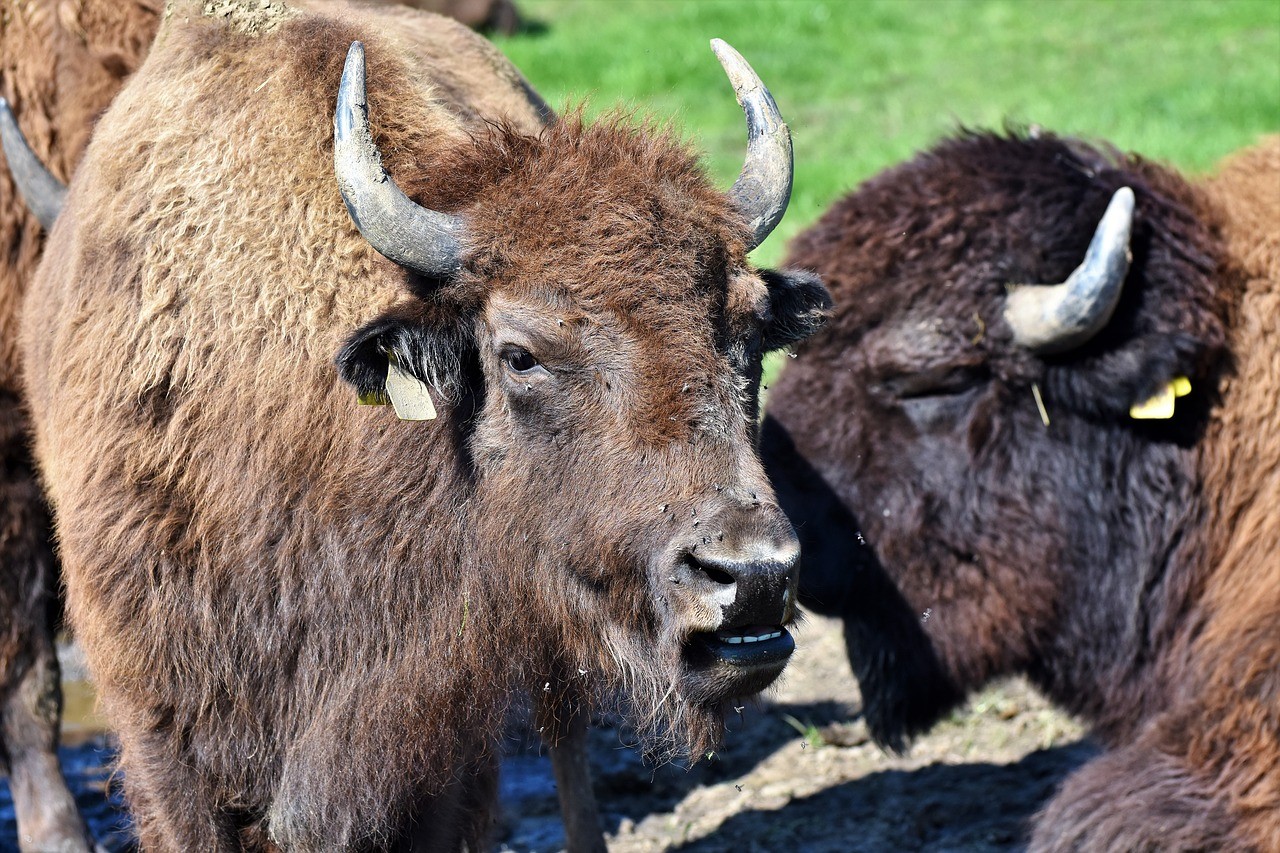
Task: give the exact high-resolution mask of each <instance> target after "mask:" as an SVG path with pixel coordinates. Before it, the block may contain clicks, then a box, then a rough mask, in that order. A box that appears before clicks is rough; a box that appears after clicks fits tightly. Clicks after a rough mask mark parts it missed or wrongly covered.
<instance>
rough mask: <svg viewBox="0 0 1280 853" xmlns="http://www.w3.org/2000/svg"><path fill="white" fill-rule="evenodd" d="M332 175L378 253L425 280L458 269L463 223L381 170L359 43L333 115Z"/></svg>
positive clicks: (354, 47)
mask: <svg viewBox="0 0 1280 853" xmlns="http://www.w3.org/2000/svg"><path fill="white" fill-rule="evenodd" d="M333 171H334V174H335V175H336V176H337V178H338V189H339V190H340V191H341V192H342V200H343V201H345V202H346V203H347V211H348V212H349V213H350V214H351V219H352V221H354V222H355V224H356V227H357V228H359V229H360V233H361V234H362V235H364V238H365V239H366V240H368V241H369V244H370V245H372V246H373V248H375V249H377V250H378V251H379V252H380V253H382V254H383V255H385V256H386V257H388V258H390V259H391V260H393V261H395V262H396V263H397V264H400V265H401V266H403V267H408V268H409V269H411V270H414V271H415V272H419V273H421V274H422V275H425V276H428V277H430V278H448V277H449V276H451V275H453V274H454V273H456V272H457V271H458V270H459V268H461V266H462V244H461V239H462V237H463V234H464V231H465V229H464V226H463V222H462V219H461V218H459V217H457V216H450V215H449V214H447V213H439V212H437V211H434V210H431V209H430V208H426V207H422V206H421V205H419V204H416V203H415V202H413V201H411V200H410V199H409V197H408V196H407V195H405V194H404V193H403V192H402V191H401V190H400V188H399V187H397V186H396V185H395V182H394V181H392V180H391V176H390V175H388V174H387V173H386V171H384V170H383V168H382V157H381V155H379V153H378V148H377V146H376V145H374V143H373V134H372V133H371V132H370V130H369V102H368V97H367V96H366V93H365V83H364V45H363V44H361V43H360V42H358V41H357V42H352V43H351V49H350V50H348V51H347V64H346V66H345V67H344V68H343V70H342V84H341V85H340V86H339V87H338V105H337V108H336V109H335V110H334V113H333Z"/></svg>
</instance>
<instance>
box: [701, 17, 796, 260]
mask: <svg viewBox="0 0 1280 853" xmlns="http://www.w3.org/2000/svg"><path fill="white" fill-rule="evenodd" d="M711 49H712V50H714V51H715V52H716V58H717V59H719V60H720V64H721V65H722V66H724V71H725V73H726V74H728V75H729V82H730V83H732V84H733V92H734V94H735V95H736V96H737V98H738V104H739V105H740V106H741V107H742V111H743V112H745V113H746V114H747V161H746V163H744V164H743V166H742V173H741V174H740V175H738V180H736V181H734V183H733V189H731V190H729V197H730V198H731V199H732V200H733V203H734V204H735V205H737V207H738V209H739V210H740V211H742V213H743V214H744V215H745V216H746V217H747V221H748V222H749V223H750V224H751V231H752V235H751V240H749V241H748V245H747V251H750V250H752V249H754V248H755V247H756V246H759V245H760V244H761V243H763V242H764V239H765V238H766V237H768V236H769V232H771V231H773V229H774V227H775V226H777V224H778V223H779V222H780V221H782V214H784V213H786V212H787V202H788V201H790V200H791V172H792V156H791V131H790V130H789V129H788V128H787V125H786V123H785V122H783V120H782V114H781V113H779V112H778V105H777V104H776V103H774V100H773V95H771V94H769V90H768V89H767V88H765V85H764V83H761V82H760V78H759V77H758V76H756V72H754V71H752V70H751V66H750V65H748V64H747V61H746V60H745V59H743V58H742V55H741V54H740V53H738V52H737V51H736V50H734V49H733V48H732V47H730V46H729V45H727V44H725V43H724V42H723V41H721V40H720V39H712V40H711Z"/></svg>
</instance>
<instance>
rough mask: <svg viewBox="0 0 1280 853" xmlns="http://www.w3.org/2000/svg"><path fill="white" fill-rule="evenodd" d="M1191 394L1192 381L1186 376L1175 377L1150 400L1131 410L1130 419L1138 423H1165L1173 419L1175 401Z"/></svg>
mask: <svg viewBox="0 0 1280 853" xmlns="http://www.w3.org/2000/svg"><path fill="white" fill-rule="evenodd" d="M1190 393H1191V380H1190V379H1188V378H1187V377H1185V376H1175V377H1173V380H1172V381H1171V382H1170V383H1169V384H1168V385H1166V386H1164V388H1162V389H1160V392H1159V393H1158V394H1156V395H1155V396H1154V397H1152V398H1151V399H1150V400H1146V401H1144V402H1141V403H1138V404H1136V405H1134V406H1132V407H1130V409H1129V417H1131V418H1133V419H1134V420H1136V421H1165V420H1168V419H1169V418H1171V417H1173V406H1174V400H1175V399H1176V398H1178V397H1185V396H1187V395H1188V394H1190Z"/></svg>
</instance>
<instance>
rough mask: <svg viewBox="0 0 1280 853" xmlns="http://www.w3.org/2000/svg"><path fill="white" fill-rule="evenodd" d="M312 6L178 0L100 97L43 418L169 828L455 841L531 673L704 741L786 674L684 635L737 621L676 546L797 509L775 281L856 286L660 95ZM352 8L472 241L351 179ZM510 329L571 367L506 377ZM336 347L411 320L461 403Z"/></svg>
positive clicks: (81, 594) (412, 360) (424, 189)
mask: <svg viewBox="0 0 1280 853" xmlns="http://www.w3.org/2000/svg"><path fill="white" fill-rule="evenodd" d="M299 8H301V9H303V10H304V13H303V14H301V15H299V16H295V17H292V18H290V19H288V20H285V21H283V22H281V23H280V24H279V26H277V27H276V28H275V29H273V30H271V31H270V32H269V33H268V32H262V33H260V34H259V35H257V36H250V35H246V34H243V33H240V32H237V31H236V30H235V29H234V28H233V27H232V26H228V25H226V24H222V23H217V22H214V21H211V20H209V19H202V18H201V17H200V15H199V14H198V12H196V11H192V10H190V9H189V7H188V13H187V14H182V13H181V12H182V11H183V10H181V9H178V10H176V11H175V13H174V14H173V15H172V16H171V17H170V23H169V24H168V25H167V26H166V27H165V28H164V29H163V30H162V32H161V35H160V36H159V37H158V39H157V46H156V48H155V50H154V52H153V53H152V55H151V56H150V57H149V58H148V60H147V63H146V64H145V66H144V67H143V69H142V70H141V71H140V72H139V73H138V74H137V76H136V77H135V78H134V79H133V80H132V81H131V83H130V84H129V86H127V87H126V89H125V90H124V91H123V92H122V93H121V95H120V96H119V98H118V99H117V102H116V104H115V106H114V107H113V109H112V110H111V111H110V112H109V113H108V115H107V116H106V118H104V119H103V121H102V123H101V125H100V127H99V129H98V132H97V133H96V135H95V137H94V140H93V142H92V144H91V146H90V149H89V152H88V155H87V156H86V159H85V163H84V165H83V166H82V168H81V170H80V171H79V172H78V173H77V176H76V180H75V181H74V182H73V184H72V187H71V193H70V196H69V201H68V210H67V211H66V212H65V213H64V215H63V217H62V218H61V219H60V220H59V221H58V223H57V224H56V225H55V227H54V231H53V234H52V235H51V246H56V247H57V251H56V252H54V251H52V250H51V251H50V252H49V254H48V255H47V257H46V259H45V261H44V263H43V265H42V267H41V270H40V274H39V277H38V281H37V286H36V287H35V288H34V289H33V294H32V296H31V298H30V299H29V300H28V303H27V305H26V306H25V319H24V355H25V357H26V365H27V371H28V373H27V389H28V393H29V395H30V399H31V406H32V410H33V412H34V416H35V426H36V434H37V439H38V441H37V450H38V456H39V458H40V460H41V466H42V470H43V473H44V476H45V479H46V482H47V484H48V486H49V489H50V494H51V497H52V500H53V502H54V505H55V507H56V516H57V523H58V532H59V536H60V541H61V546H62V553H63V557H64V564H65V567H66V576H67V582H68V589H69V595H68V601H69V609H70V614H71V617H72V621H73V623H74V625H75V627H76V630H77V632H78V634H79V636H80V638H81V640H82V642H83V644H84V646H85V650H86V654H87V656H88V658H89V661H90V665H91V667H92V669H93V672H94V675H95V678H96V679H97V682H98V685H99V688H100V690H101V693H102V697H103V702H104V705H105V708H106V711H107V713H108V715H109V717H110V719H111V720H112V722H113V723H114V724H115V726H116V727H117V728H118V730H119V733H120V739H121V750H122V752H121V763H122V766H123V768H124V770H125V777H124V778H125V783H126V791H127V794H128V796H129V799H130V803H131V805H132V807H133V808H134V810H135V813H136V816H137V819H138V828H139V832H140V835H141V838H142V841H143V844H144V846H146V847H149V848H155V849H193V848H194V847H195V846H199V847H201V848H203V849H214V848H218V849H234V848H235V847H237V846H239V845H240V844H241V843H246V844H249V845H250V846H254V845H255V844H257V843H265V842H263V841H262V839H263V838H264V837H269V838H270V839H271V840H272V841H273V842H274V843H277V844H280V845H281V846H283V847H287V848H289V849H299V850H301V849H317V848H320V847H324V848H326V849H330V848H335V847H337V848H350V849H363V848H366V847H382V846H388V845H394V844H397V843H400V842H402V841H403V840H404V839H405V838H406V837H407V836H408V835H411V834H413V833H414V832H415V830H414V828H413V822H414V821H415V820H416V821H418V822H419V824H418V825H419V826H424V827H425V826H430V827H433V829H432V832H433V833H435V837H434V840H433V841H432V842H431V843H433V844H435V845H436V846H437V847H439V848H442V849H455V848H456V847H458V846H459V845H460V844H461V843H462V841H463V840H464V839H466V840H469V843H471V844H473V845H474V844H476V843H479V838H480V836H482V835H483V831H484V823H485V820H486V818H485V814H486V809H485V807H486V806H487V805H488V804H489V801H490V799H491V784H492V773H493V761H494V759H493V751H492V750H493V747H494V743H495V737H496V735H497V733H498V731H499V730H500V722H501V720H502V718H503V716H504V715H505V713H506V712H507V710H508V707H509V705H510V703H511V701H512V698H513V696H516V695H518V694H519V693H520V692H523V691H533V690H537V691H543V690H544V689H548V690H550V691H551V692H552V694H553V695H561V694H563V695H566V696H578V695H580V694H583V693H591V692H593V691H596V690H598V689H601V688H603V689H604V690H605V692H606V693H609V694H612V693H615V692H619V693H621V695H623V696H624V697H625V698H626V699H627V700H629V702H628V704H629V705H630V706H631V708H632V711H633V712H634V714H633V715H634V717H635V718H636V720H637V722H638V723H639V724H640V725H641V726H642V727H647V728H649V729H650V730H651V733H652V735H653V738H654V742H655V744H657V743H659V741H660V739H662V738H667V737H669V738H671V739H672V740H673V741H678V742H683V743H684V744H685V748H686V749H688V750H690V751H698V750H700V749H701V748H702V747H703V746H704V745H705V744H707V743H708V742H710V741H711V740H712V739H713V738H714V737H715V736H716V734H717V733H718V731H719V716H718V713H719V711H718V709H719V706H720V704H721V702H722V701H724V700H725V699H726V698H727V697H728V696H729V695H731V694H733V693H735V692H752V691H754V690H758V689H760V688H761V687H763V686H764V684H765V683H767V680H768V679H765V680H763V681H762V680H760V679H756V680H754V681H743V680H741V679H740V678H739V679H735V677H734V676H732V674H731V673H729V672H727V671H724V670H722V669H715V668H711V669H705V668H700V667H694V666H693V665H691V664H690V663H688V660H687V658H686V656H687V655H688V654H689V653H690V652H689V648H690V646H689V643H690V642H691V641H692V638H694V637H696V636H698V635H700V632H705V631H708V630H712V629H713V628H714V627H715V626H716V624H717V623H716V622H715V619H714V618H713V616H714V614H712V613H711V612H709V611H708V610H707V609H706V607H705V605H704V604H703V602H702V599H700V598H699V597H698V596H696V595H694V594H693V593H692V592H691V591H690V589H689V587H688V586H685V585H681V583H680V578H684V577H686V576H687V573H688V570H689V564H688V563H687V562H686V561H685V560H686V558H685V557H683V556H682V555H686V554H688V553H690V551H691V550H692V549H696V548H697V547H698V546H699V545H701V544H702V540H701V539H699V538H698V537H699V536H700V535H701V533H700V530H699V525H701V524H705V525H706V527H703V528H701V529H702V530H705V531H707V536H706V541H707V542H711V541H712V538H711V536H710V534H711V532H713V531H714V532H717V533H721V534H723V535H724V537H725V539H724V541H725V542H737V541H754V540H757V539H763V540H764V541H765V542H768V543H773V545H772V546H773V547H778V548H784V549H785V547H787V546H788V544H789V543H791V542H793V537H792V534H791V532H790V529H789V527H788V526H787V524H786V522H785V519H784V518H783V517H782V515H781V513H780V512H779V511H778V509H777V507H776V506H775V505H773V503H772V496H771V493H770V491H769V488H768V486H767V483H766V481H765V479H764V476H763V472H762V470H761V467H760V464H759V461H758V459H757V458H756V456H755V454H754V449H753V446H752V433H753V423H754V420H753V417H752V413H753V412H754V399H755V391H756V386H757V383H758V378H759V364H760V356H761V347H762V342H766V341H774V342H776V343H777V345H783V344H785V343H786V341H787V339H785V338H782V339H780V338H778V335H777V333H776V331H774V330H772V328H771V320H770V315H771V312H772V313H773V314H775V315H777V316H776V318H775V319H776V323H773V325H774V326H777V327H779V328H782V327H785V328H792V327H796V326H797V323H796V318H795V317H793V316H791V314H792V313H794V312H793V311H791V309H790V308H786V307H785V305H784V303H786V302H787V300H788V299H791V298H792V297H794V296H795V295H796V294H797V293H803V294H808V296H807V300H808V302H810V303H812V302H813V301H814V300H817V301H818V302H821V299H822V297H825V293H821V292H820V289H817V288H815V286H813V285H812V284H811V283H808V280H807V279H803V280H799V281H800V282H801V283H800V285H799V286H792V285H790V284H787V285H782V284H779V285H777V286H774V287H771V288H768V289H766V288H765V287H764V286H763V284H762V281H761V277H760V276H759V275H757V274H756V273H755V272H754V271H752V270H751V269H750V268H749V267H747V265H746V262H745V257H744V254H745V253H744V247H743V234H744V233H745V227H746V226H745V223H744V222H743V221H742V220H741V218H740V216H739V215H738V214H737V213H736V212H735V211H734V210H732V209H731V207H730V206H729V204H728V202H727V200H726V199H725V197H724V196H723V195H722V194H721V193H719V192H718V191H716V190H715V189H714V188H712V187H711V186H710V185H709V184H708V183H707V180H706V178H705V176H704V175H703V174H702V171H701V169H700V168H699V167H698V164H697V163H696V161H695V160H694V158H692V157H691V156H690V155H689V154H688V153H687V152H686V151H684V150H682V149H681V148H680V147H679V146H677V145H676V144H675V143H674V142H673V141H672V140H671V138H669V137H668V136H666V135H663V134H660V133H655V132H654V131H653V130H652V129H649V128H644V127H640V128H636V127H633V126H632V125H630V124H629V123H627V122H625V121H623V120H615V121H606V122H603V123H600V124H597V125H596V126H594V127H584V126H582V123H581V122H580V121H577V120H574V119H569V120H565V121H562V122H559V123H557V124H555V125H553V126H550V127H544V126H543V123H542V122H543V119H544V117H545V115H546V111H545V107H544V106H543V105H542V103H541V102H540V101H539V100H537V98H536V96H534V95H533V94H532V92H531V90H529V89H528V87H527V84H524V82H523V80H522V79H521V78H520V77H519V75H518V73H517V72H515V70H514V69H512V68H511V67H510V66H509V65H508V64H506V63H505V60H503V59H502V58H501V57H500V56H499V55H498V54H497V53H496V52H495V51H494V50H493V49H492V47H490V46H489V45H488V44H487V43H485V42H483V41H481V40H479V39H477V38H475V37H474V36H471V35H470V34H469V33H467V32H466V31H465V30H463V29H462V28H460V27H454V26H449V25H445V24H443V23H442V22H441V20H440V19H437V18H429V17H423V16H419V15H416V14H414V13H411V12H408V11H398V10H390V9H373V8H363V9H362V8H360V7H350V8H348V7H345V6H342V5H339V4H324V5H321V4H314V5H308V6H302V5H300V7H299ZM355 38H359V39H361V40H362V41H364V42H365V44H366V47H367V51H368V56H369V80H370V87H371V91H370V103H371V107H370V112H371V115H372V119H373V123H374V126H375V133H376V136H377V140H378V144H379V147H380V149H381V150H382V152H383V155H384V158H385V163H386V165H387V168H388V170H389V172H390V173H391V174H392V175H394V176H395V177H396V179H397V181H398V182H399V183H400V185H401V186H402V187H404V188H405V190H406V191H407V192H408V193H409V194H410V196H412V197H413V198H415V199H416V200H418V201H419V202H420V203H425V204H429V205H431V206H434V207H437V208H439V209H443V210H448V211H453V212H458V213H460V214H462V215H464V216H465V217H466V219H467V222H468V223H469V226H470V228H471V231H470V235H469V237H470V239H469V241H468V246H469V247H470V250H469V256H468V262H467V265H466V268H465V271H464V273H463V274H462V275H460V276H459V277H458V278H457V279H456V280H454V281H451V282H446V283H434V282H425V281H422V280H420V279H418V278H416V277H415V276H412V275H409V274H407V273H406V272H405V271H403V270H401V269H399V268H398V267H396V266H395V265H394V264H392V263H390V262H389V261H387V260H385V259H384V258H382V257H380V256H379V255H377V254H376V253H375V252H374V251H373V250H372V249H371V248H370V247H369V245H368V244H367V243H366V242H365V241H364V240H363V239H362V238H361V237H360V235H359V234H358V232H357V231H356V230H355V228H354V226H353V225H352V223H351V221H350V219H349V217H348V215H347V213H346V211H345V209H344V206H343V204H342V201H341V198H340V197H339V195H338V192H337V187H336V183H335V181H334V179H333V175H332V168H333V167H332V144H331V141H330V139H331V132H332V130H331V127H332V124H331V123H332V105H333V100H334V95H335V93H336V90H337V80H338V76H339V72H340V69H341V62H342V58H343V56H344V54H345V51H346V47H347V45H348V44H349V43H350V41H352V40H353V39H355ZM106 198H110V199H111V203H110V204H106V203H103V202H102V200H103V199H106ZM771 275H772V274H771ZM771 280H772V279H771ZM799 301H800V302H804V301H805V300H799ZM802 307H807V308H809V309H812V307H813V306H812V304H809V305H807V306H800V305H799V304H797V306H796V308H797V310H798V309H799V308H802ZM800 325H801V326H803V325H804V324H803V323H801V324H800ZM344 341H346V346H345V347H344V346H343V344H344ZM512 342H515V343H516V344H518V345H519V346H523V347H525V348H527V349H529V350H530V351H532V352H535V353H537V354H538V358H539V360H540V361H541V362H542V363H544V364H545V365H547V366H548V368H549V369H550V371H551V372H548V373H547V374H546V375H545V376H542V375H539V376H538V377H531V378H529V379H527V380H523V379H522V380H521V381H518V382H517V381H515V380H514V379H513V378H512V375H511V374H510V373H509V371H508V368H506V367H504V362H503V359H502V354H503V352H505V349H504V347H509V346H511V345H513V344H512ZM340 349H341V356H340V358H339V366H340V368H341V370H342V372H343V375H344V376H345V377H346V378H348V379H349V380H351V381H352V382H354V383H355V384H357V385H358V386H359V385H361V383H363V382H364V381H366V380H367V379H368V378H369V375H371V372H372V368H370V364H371V363H372V362H376V361H377V359H385V356H383V355H382V353H383V352H395V353H396V356H397V359H398V360H399V362H400V363H401V364H403V365H405V366H406V367H407V369H410V370H413V371H414V372H416V373H418V374H419V375H420V376H422V377H423V378H424V379H425V380H426V381H428V382H429V383H430V385H431V386H432V387H433V388H434V391H433V393H434V395H435V396H436V404H437V407H438V408H439V409H440V411H441V415H440V418H439V419H438V420H436V421H433V422H430V423H407V422H398V421H396V420H395V418H394V417H393V415H392V414H391V413H390V411H389V410H386V409H367V408H361V407H358V406H356V405H355V400H354V396H355V395H354V393H353V390H352V388H351V387H350V386H349V385H347V384H344V383H343V382H342V381H341V380H340V379H339V377H338V374H337V373H336V372H335V370H334V368H333V357H334V354H335V353H338V352H339V350H340ZM383 364H384V365H385V361H383ZM744 538H745V539H744ZM716 547H717V546H715V545H709V546H706V549H705V550H710V551H713V552H714V551H715V549H716ZM682 573H685V574H682ZM693 580H696V579H691V580H690V583H692V581H693ZM705 582H706V581H705V579H704V581H703V583H705ZM770 606H771V607H778V606H779V605H778V604H777V603H776V602H772V603H771V604H770ZM787 618H789V616H788V617H787ZM565 673H567V674H568V675H567V676H565V675H564V674H565ZM771 677H772V676H771V675H770V676H769V678H771ZM566 679H567V680H566ZM554 706H555V703H551V705H550V707H554ZM465 815H470V816H471V817H470V818H468V819H467V820H465V821H462V820H461V818H462V816H465ZM254 839H256V841H254Z"/></svg>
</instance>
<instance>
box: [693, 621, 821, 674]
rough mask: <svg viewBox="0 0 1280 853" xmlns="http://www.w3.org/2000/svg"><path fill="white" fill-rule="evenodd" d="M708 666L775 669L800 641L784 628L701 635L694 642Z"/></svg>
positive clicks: (754, 627)
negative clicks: (720, 665)
mask: <svg viewBox="0 0 1280 853" xmlns="http://www.w3.org/2000/svg"><path fill="white" fill-rule="evenodd" d="M691 642H692V643H693V644H694V645H696V646H697V647H699V651H701V652H702V655H699V657H703V656H705V660H706V663H708V664H712V665H714V664H722V665H723V664H727V665H729V666H734V667H745V668H756V667H774V666H778V665H780V664H782V663H784V662H785V661H786V660H787V658H789V657H791V653H792V652H793V651H795V648H796V642H795V640H794V639H792V637H791V633H790V632H789V631H787V629H786V628H784V627H782V626H781V625H750V626H747V627H743V628H730V629H727V630H723V631H716V632H715V633H712V634H698V635H696V636H695V637H694V638H693V640H692V641H691Z"/></svg>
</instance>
